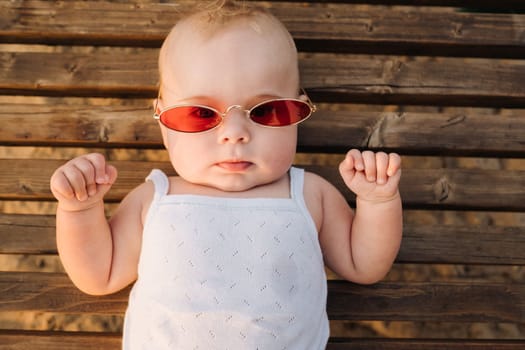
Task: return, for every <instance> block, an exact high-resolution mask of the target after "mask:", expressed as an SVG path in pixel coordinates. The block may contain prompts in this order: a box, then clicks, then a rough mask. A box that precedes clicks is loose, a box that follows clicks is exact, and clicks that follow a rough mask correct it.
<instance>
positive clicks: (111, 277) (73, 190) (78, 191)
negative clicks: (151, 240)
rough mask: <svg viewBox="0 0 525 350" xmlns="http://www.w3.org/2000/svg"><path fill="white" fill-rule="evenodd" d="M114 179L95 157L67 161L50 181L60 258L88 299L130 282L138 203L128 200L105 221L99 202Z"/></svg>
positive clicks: (136, 249)
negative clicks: (55, 201)
mask: <svg viewBox="0 0 525 350" xmlns="http://www.w3.org/2000/svg"><path fill="white" fill-rule="evenodd" d="M116 178H117V170H116V169H115V168H114V167H113V166H111V165H109V164H107V163H106V161H105V159H104V156H102V155H101V154H96V153H93V154H88V155H85V156H80V157H78V158H75V159H73V160H71V161H69V162H67V163H66V164H64V165H63V166H61V167H60V168H58V169H57V170H56V171H55V173H54V174H53V176H52V177H51V184H50V185H51V191H52V192H53V195H54V196H55V197H56V199H57V200H58V206H57V214H56V233H57V246H58V251H59V254H60V258H61V261H62V263H63V265H64V267H65V269H66V271H67V273H68V274H69V276H70V278H71V280H72V281H73V282H74V283H75V285H76V286H77V287H78V288H79V289H81V290H82V291H84V292H86V293H89V294H108V293H112V292H115V291H117V290H119V289H122V288H123V287H125V286H126V285H128V284H129V283H131V282H132V281H133V280H134V279H135V278H136V277H135V276H136V265H137V260H138V254H139V249H140V233H139V231H138V230H140V229H141V227H139V226H141V219H140V218H141V215H140V202H139V201H138V200H137V199H134V198H138V197H137V196H128V197H127V198H126V199H125V200H124V201H123V202H122V204H121V206H120V207H119V209H118V210H117V212H116V213H115V215H114V217H113V218H112V219H111V221H109V222H108V220H107V219H106V216H105V213H104V202H103V197H104V195H105V194H106V193H107V192H108V191H109V189H110V188H111V186H112V184H113V183H114V182H115V180H116ZM139 188H140V187H139Z"/></svg>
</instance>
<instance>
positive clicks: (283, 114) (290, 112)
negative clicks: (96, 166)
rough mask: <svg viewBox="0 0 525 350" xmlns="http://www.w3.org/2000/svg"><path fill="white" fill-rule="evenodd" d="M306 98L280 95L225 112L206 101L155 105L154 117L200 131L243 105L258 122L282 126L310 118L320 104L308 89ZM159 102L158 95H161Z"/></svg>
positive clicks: (171, 125) (177, 128)
mask: <svg viewBox="0 0 525 350" xmlns="http://www.w3.org/2000/svg"><path fill="white" fill-rule="evenodd" d="M302 94H303V95H304V96H306V101H303V100H299V99H293V98H277V99H273V100H268V101H264V102H261V103H258V104H256V105H255V106H253V107H252V108H250V109H243V107H242V106H239V105H233V106H230V107H228V108H227V109H226V111H225V112H224V113H221V112H219V111H218V110H216V109H215V108H212V107H208V106H203V105H188V104H181V105H175V106H171V107H168V108H166V109H165V110H163V111H160V110H159V109H158V106H157V105H155V114H154V115H153V117H154V118H155V119H157V120H160V122H161V123H162V124H163V125H164V126H166V127H167V128H169V129H172V130H175V131H180V132H187V133H197V132H203V131H208V130H211V129H213V128H215V127H217V126H219V125H220V124H221V122H222V120H223V119H224V118H225V117H226V115H227V114H228V112H230V111H231V110H232V109H233V108H239V109H241V110H242V111H244V112H245V113H246V115H247V116H248V118H249V119H250V120H251V121H253V122H254V123H256V124H259V125H262V126H267V127H281V126H288V125H294V124H298V123H300V122H302V121H303V120H305V119H306V118H308V117H309V116H310V115H311V114H312V113H313V112H315V110H316V107H315V105H314V104H313V103H312V102H311V101H310V99H309V98H308V96H307V95H306V93H305V92H304V91H303V92H302ZM157 103H158V99H157Z"/></svg>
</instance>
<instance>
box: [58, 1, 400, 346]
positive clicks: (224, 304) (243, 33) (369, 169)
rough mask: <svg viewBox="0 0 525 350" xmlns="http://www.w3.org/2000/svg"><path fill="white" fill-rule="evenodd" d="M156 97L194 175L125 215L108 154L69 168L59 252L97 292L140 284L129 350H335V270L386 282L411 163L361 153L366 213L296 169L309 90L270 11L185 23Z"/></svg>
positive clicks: (166, 185) (167, 183)
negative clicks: (109, 197) (112, 192)
mask: <svg viewBox="0 0 525 350" xmlns="http://www.w3.org/2000/svg"><path fill="white" fill-rule="evenodd" d="M159 70H160V77H161V82H160V90H159V95H158V98H157V99H156V100H155V101H154V106H155V111H154V112H155V115H154V117H155V118H156V119H158V121H159V127H160V130H161V133H162V139H163V142H164V145H165V147H166V149H167V151H168V153H169V158H170V160H171V163H172V165H173V167H174V169H175V170H176V173H177V174H178V176H174V177H167V176H166V175H165V174H164V173H163V172H161V171H160V170H153V171H152V172H151V174H150V175H149V176H148V178H147V181H146V182H144V183H143V184H141V185H139V186H138V187H136V188H135V189H134V190H133V191H132V192H130V193H129V194H128V195H127V196H126V197H125V198H124V200H123V201H122V203H121V204H120V205H119V207H118V209H117V210H116V211H115V213H114V215H113V216H112V217H111V219H110V220H107V219H106V217H105V214H104V203H103V197H104V195H105V194H106V193H107V191H108V190H109V189H110V187H111V186H112V184H113V183H114V182H115V180H116V178H117V170H116V169H115V168H114V167H113V166H112V165H109V164H108V163H106V161H105V159H104V157H103V156H102V155H101V154H88V155H85V156H80V157H78V158H75V159H73V160H71V161H69V162H67V163H66V164H65V165H63V166H61V167H60V168H58V169H57V170H56V171H55V173H54V174H53V176H52V178H51V190H52V192H53V194H54V196H55V197H56V198H57V200H58V207H57V216H56V218H57V224H56V227H57V244H58V250H59V253H60V257H61V260H62V262H63V264H64V267H65V269H66V271H67V272H68V274H69V276H70V278H71V279H72V281H73V282H74V283H75V284H76V286H77V287H78V288H80V289H81V290H82V291H84V292H86V293H89V294H96V295H100V294H108V293H113V292H116V291H118V290H120V289H122V288H124V287H126V286H127V285H129V284H131V283H133V282H134V281H136V282H135V284H134V286H133V289H132V292H131V295H130V300H129V306H128V310H127V312H126V318H125V327H124V341H123V347H124V349H197V348H198V349H271V350H275V349H301V350H304V349H324V348H325V346H326V343H327V339H328V336H329V328H328V319H327V315H326V310H325V309H326V294H327V287H326V276H325V272H324V266H325V265H326V266H327V267H329V268H330V269H331V270H333V271H334V272H335V273H337V274H338V275H339V276H341V277H342V278H345V279H347V280H350V281H353V282H356V283H374V282H376V281H378V280H380V279H381V278H383V277H384V276H385V274H386V273H387V272H388V271H389V269H390V267H391V265H392V263H393V261H394V258H395V256H396V254H397V252H398V249H399V245H400V241H401V233H402V209H401V199H400V195H399V191H398V183H399V179H400V176H401V169H400V164H401V161H400V157H399V156H398V155H397V154H393V153H392V154H386V153H382V152H378V153H373V152H371V151H365V152H360V151H358V150H351V151H349V152H348V154H347V156H346V158H345V159H344V160H343V161H342V162H341V164H340V166H339V170H340V173H341V176H342V178H343V180H344V182H345V183H346V185H347V186H348V187H349V188H350V190H352V191H353V192H354V193H355V194H356V196H357V199H356V201H357V202H356V209H355V212H353V211H352V209H351V208H350V207H349V206H348V204H347V202H346V201H345V199H344V198H343V196H342V195H341V194H340V193H339V192H338V191H337V190H336V189H335V187H334V186H332V185H331V184H330V183H328V182H327V181H325V180H324V179H322V178H321V177H319V176H317V175H315V174H312V173H309V172H304V171H303V170H302V169H298V168H295V167H292V162H293V160H294V155H295V151H296V143H297V124H298V123H300V122H302V121H303V120H305V119H306V118H308V117H309V116H310V115H311V114H312V112H314V111H315V106H314V105H313V104H312V102H311V101H310V100H309V98H308V97H307V96H306V93H305V92H304V91H302V90H301V89H300V85H299V72H298V59H297V50H296V48H295V45H294V42H293V40H292V37H291V35H290V34H289V33H288V31H287V30H286V29H285V27H284V26H283V25H282V24H281V23H280V22H279V21H278V20H277V19H276V18H275V17H273V16H272V15H271V14H269V13H268V12H266V11H265V10H262V9H259V8H249V7H247V6H240V7H237V6H236V5H235V4H231V3H226V4H223V5H222V6H219V8H217V9H209V10H205V11H203V10H200V11H197V12H195V13H193V14H191V15H188V16H186V17H185V18H184V19H182V20H180V21H179V22H178V23H177V24H176V25H175V27H174V28H173V29H172V31H171V32H170V34H169V35H168V37H167V38H166V40H165V41H164V44H163V46H162V49H161V51H160V57H159Z"/></svg>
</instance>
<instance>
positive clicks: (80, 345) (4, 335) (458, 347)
mask: <svg viewBox="0 0 525 350" xmlns="http://www.w3.org/2000/svg"><path fill="white" fill-rule="evenodd" d="M120 337H121V335H120V334H99V333H87V332H42V331H40V332H33V331H0V350H27V349H31V350H119V349H120V347H121V339H120ZM524 346H525V342H524V341H520V340H472V339H456V340H453V339H452V340H450V339H382V338H369V339H366V338H365V339H363V338H357V339H355V338H353V339H330V341H329V343H328V346H327V347H326V349H327V350H399V349H403V350H420V349H425V350H442V349H447V350H464V349H470V350H522V349H523V347H524Z"/></svg>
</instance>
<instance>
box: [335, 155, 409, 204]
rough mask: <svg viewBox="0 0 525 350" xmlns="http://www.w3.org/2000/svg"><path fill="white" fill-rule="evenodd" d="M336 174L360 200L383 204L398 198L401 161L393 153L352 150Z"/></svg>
mask: <svg viewBox="0 0 525 350" xmlns="http://www.w3.org/2000/svg"><path fill="white" fill-rule="evenodd" d="M339 172H340V173H341V176H342V177H343V180H344V182H345V184H346V185H347V186H348V188H349V189H350V190H352V192H354V193H355V194H356V195H357V197H359V198H360V199H363V200H367V201H372V202H384V201H388V200H390V199H393V198H395V197H396V196H398V195H399V192H398V185H399V179H400V178H401V157H399V155H398V154H396V153H390V154H386V153H384V152H377V153H374V152H372V151H364V152H360V151H359V150H357V149H352V150H350V151H349V152H348V153H347V154H346V158H345V159H344V160H343V161H342V162H341V164H340V165H339Z"/></svg>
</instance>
